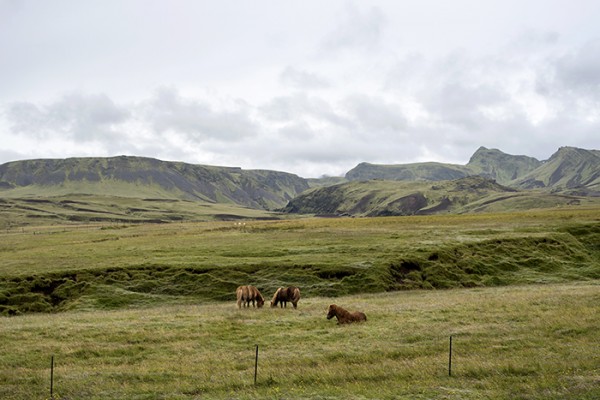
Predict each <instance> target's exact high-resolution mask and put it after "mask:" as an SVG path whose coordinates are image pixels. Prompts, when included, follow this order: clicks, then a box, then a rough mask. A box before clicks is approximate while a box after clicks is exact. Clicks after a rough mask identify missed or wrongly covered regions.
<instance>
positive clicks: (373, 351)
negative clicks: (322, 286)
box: [0, 281, 600, 400]
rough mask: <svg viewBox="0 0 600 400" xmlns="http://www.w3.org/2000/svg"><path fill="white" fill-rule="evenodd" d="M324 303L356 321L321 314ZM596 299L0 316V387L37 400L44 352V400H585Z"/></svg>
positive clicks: (548, 289)
mask: <svg viewBox="0 0 600 400" xmlns="http://www.w3.org/2000/svg"><path fill="white" fill-rule="evenodd" d="M333 300H335V302H336V303H338V304H343V305H344V306H347V307H348V308H351V309H360V310H362V311H364V312H365V313H366V314H367V316H368V321H367V322H366V323H357V324H350V325H337V324H336V323H335V319H334V320H331V321H328V320H326V318H325V316H326V312H327V306H328V305H329V304H330V302H332V301H333ZM598 304H600V282H599V281H592V282H587V283H570V284H550V285H532V286H511V287H502V288H474V289H452V290H438V291H424V290H418V291H403V292H394V293H380V294H368V295H354V296H343V297H337V298H335V299H331V298H323V297H311V298H306V299H302V300H301V301H300V303H299V306H298V309H297V310H294V309H293V308H288V309H280V308H274V309H271V308H269V307H266V308H262V309H242V310H238V309H237V307H236V305H235V301H233V300H232V301H230V302H226V303H213V304H189V305H168V306H156V307H150V308H144V309H124V310H115V311H91V312H86V311H78V312H67V313H60V314H30V315H25V316H21V317H15V318H4V319H3V320H2V323H1V324H0V337H2V341H1V342H0V350H1V351H0V397H1V398H3V399H44V398H49V387H50V357H51V355H54V356H55V371H54V374H55V375H54V393H55V395H56V396H55V398H56V399H102V400H107V399H201V398H202V399H205V398H210V399H213V398H214V399H219V398H239V399H253V398H261V399H262V398H272V399H294V398H321V399H359V398H378V399H398V398H401V399H432V398H435V399H457V400H458V399H544V400H547V399H590V400H591V399H597V398H599V396H600V356H599V354H598V347H599V345H600V340H599V336H598V326H600V313H599V312H598ZM450 335H453V368H452V376H448V341H449V336H450ZM255 345H258V346H259V363H258V379H257V384H256V385H254V381H253V379H254V362H255V358H254V357H255V347H254V346H255Z"/></svg>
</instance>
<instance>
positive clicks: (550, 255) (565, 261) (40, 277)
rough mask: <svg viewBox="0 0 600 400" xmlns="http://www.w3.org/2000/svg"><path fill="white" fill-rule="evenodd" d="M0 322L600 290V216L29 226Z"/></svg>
mask: <svg viewBox="0 0 600 400" xmlns="http://www.w3.org/2000/svg"><path fill="white" fill-rule="evenodd" d="M0 239H1V241H0V256H1V257H2V260H3V267H2V269H1V270H0V312H1V313H3V314H4V315H17V314H23V313H28V312H50V311H64V310H78V309H115V308H121V307H132V306H147V305H150V304H162V303H164V302H169V301H172V300H178V299H180V298H190V299H193V300H194V301H227V300H230V299H231V298H232V296H233V293H234V292H235V289H236V287H237V286H238V285H240V284H253V285H255V286H257V287H258V288H259V289H260V290H261V291H264V292H266V293H272V292H274V291H275V289H276V288H277V287H279V286H283V285H296V286H299V287H301V288H302V290H303V293H304V294H306V295H308V296H343V295H349V294H359V293H376V292H385V291H394V290H404V289H434V288H435V289H447V288H460V287H489V286H504V285H512V284H527V283H540V282H548V283H549V282H568V281H585V280H590V279H600V248H599V247H598V243H600V223H599V221H598V209H596V208H590V209H582V208H577V209H569V208H565V209H555V210H551V211H536V212H527V213H499V214H477V215H463V216H457V215H446V216H420V217H417V216H415V217H387V218H334V219H331V218H329V219H327V218H325V219H318V218H311V219H296V220H287V221H285V220H279V221H252V222H250V221H247V222H239V221H236V222H233V221H229V222H223V221H214V222H203V223H171V224H141V225H140V224H116V225H103V224H98V225H93V224H82V225H76V226H66V225H65V226H56V225H50V226H46V227H42V226H40V227H35V228H33V227H22V228H18V229H10V230H7V231H3V232H2V233H0Z"/></svg>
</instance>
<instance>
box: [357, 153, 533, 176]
mask: <svg viewBox="0 0 600 400" xmlns="http://www.w3.org/2000/svg"><path fill="white" fill-rule="evenodd" d="M541 164H542V163H541V162H540V161H538V160H536V159H535V158H533V157H527V156H513V155H510V154H506V153H503V152H501V151H500V150H496V149H487V148H485V147H480V148H479V149H478V150H477V151H476V152H475V153H474V154H473V156H471V159H470V160H469V163H468V164H467V165H457V164H444V163H436V162H423V163H412V164H395V165H377V164H369V163H361V164H358V165H357V166H356V167H355V168H353V169H351V170H350V171H348V173H347V174H346V179H348V180H350V181H359V180H369V179H384V180H394V181H446V180H452V179H460V178H465V177H467V176H471V175H480V176H484V177H486V178H490V179H494V180H496V181H497V182H498V183H500V184H503V185H505V184H508V183H510V182H511V181H513V180H514V179H517V178H519V177H522V176H524V175H525V174H527V173H529V172H531V171H533V170H535V169H536V168H537V167H539V166H540V165H541Z"/></svg>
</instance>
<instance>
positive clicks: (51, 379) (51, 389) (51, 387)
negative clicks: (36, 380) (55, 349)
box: [50, 356, 54, 399]
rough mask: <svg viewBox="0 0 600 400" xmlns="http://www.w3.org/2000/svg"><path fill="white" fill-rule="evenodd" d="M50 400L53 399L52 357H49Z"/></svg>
mask: <svg viewBox="0 0 600 400" xmlns="http://www.w3.org/2000/svg"><path fill="white" fill-rule="evenodd" d="M50 399H54V356H52V357H50Z"/></svg>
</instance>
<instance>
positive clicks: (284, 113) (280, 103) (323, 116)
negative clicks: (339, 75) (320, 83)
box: [259, 92, 350, 127]
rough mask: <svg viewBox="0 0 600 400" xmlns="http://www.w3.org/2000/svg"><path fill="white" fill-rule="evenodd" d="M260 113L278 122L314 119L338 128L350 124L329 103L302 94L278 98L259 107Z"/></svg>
mask: <svg viewBox="0 0 600 400" xmlns="http://www.w3.org/2000/svg"><path fill="white" fill-rule="evenodd" d="M259 111H260V112H261V113H262V115H263V116H264V117H265V118H267V119H269V120H271V121H277V122H286V121H304V120H306V119H309V118H313V119H316V120H319V121H321V122H323V123H328V124H333V125H336V126H343V127H344V126H345V127H348V126H349V124H350V122H349V121H348V119H347V118H346V117H344V116H343V115H340V113H339V112H336V110H335V109H334V107H333V106H332V105H331V104H330V103H329V102H328V101H326V100H324V99H323V98H321V97H318V96H308V95H306V94H304V93H300V92H298V93H295V94H294V95H291V96H281V97H276V98H274V99H273V100H271V101H270V102H268V103H267V104H264V105H263V106H261V107H259Z"/></svg>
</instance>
